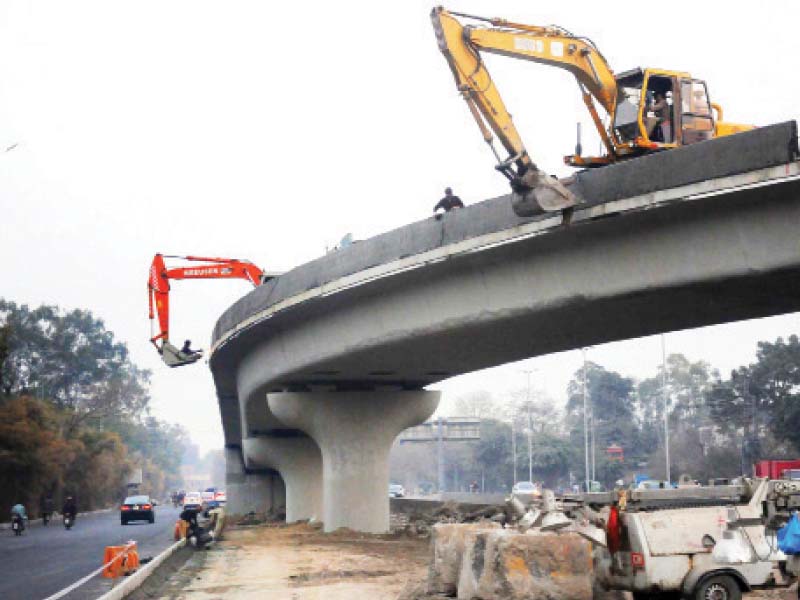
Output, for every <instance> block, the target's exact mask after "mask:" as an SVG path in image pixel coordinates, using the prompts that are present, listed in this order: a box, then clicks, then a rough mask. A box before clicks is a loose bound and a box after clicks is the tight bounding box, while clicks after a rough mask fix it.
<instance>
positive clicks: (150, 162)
mask: <svg viewBox="0 0 800 600" xmlns="http://www.w3.org/2000/svg"><path fill="white" fill-rule="evenodd" d="M431 6H432V4H431V3H430V2H422V1H419V0H404V1H402V2H395V3H389V2H374V1H373V2H318V1H314V0H308V1H307V2H304V3H302V4H298V3H291V2H286V3H273V2H263V1H254V2H236V1H231V0H227V1H225V2H222V1H215V2H203V1H200V0H186V1H169V0H158V1H143V0H137V1H136V2H133V1H129V2H119V1H113V0H97V1H84V0H70V1H69V2H65V1H63V0H52V1H44V0H42V1H36V0H18V1H17V0H2V2H0V256H2V261H0V281H1V282H2V285H0V296H2V297H5V298H8V299H11V300H15V301H17V302H25V303H30V304H33V305H38V304H40V303H48V304H58V305H60V306H62V307H64V308H77V307H80V308H89V309H91V310H92V311H93V312H94V313H95V314H96V315H97V316H99V317H101V318H103V319H104V320H105V322H106V325H107V326H108V327H109V328H110V329H111V330H113V331H114V332H115V334H116V335H117V337H118V338H119V339H121V340H123V341H125V342H126V343H127V344H128V346H129V348H130V350H131V353H132V357H133V359H134V361H135V362H137V363H138V364H140V365H141V366H143V367H147V368H150V369H152V370H153V373H154V376H153V386H152V394H153V403H152V405H153V413H154V414H155V415H156V416H158V417H160V418H163V419H168V420H171V421H178V420H181V421H182V422H183V423H184V424H185V425H186V426H187V428H188V429H189V431H190V432H191V434H192V437H193V439H194V440H195V441H196V442H198V443H199V444H200V445H201V447H202V448H203V449H204V450H206V449H209V448H213V447H218V446H220V445H221V440H222V436H221V428H220V424H219V415H218V412H217V405H216V400H215V396H214V389H213V385H212V380H211V376H210V373H209V371H208V368H207V366H206V365H203V364H198V365H195V366H193V367H186V368H183V369H173V370H170V369H167V368H166V367H164V366H163V364H162V363H161V362H160V360H159V358H158V356H157V354H156V353H155V351H154V350H153V349H152V347H151V346H150V345H149V342H148V339H149V335H150V332H149V325H148V321H147V302H146V279H147V270H148V267H149V264H150V260H151V258H152V255H153V253H154V252H156V251H161V252H165V253H171V254H205V255H212V256H231V257H241V258H248V259H251V260H252V261H253V262H255V263H256V264H258V265H260V266H261V267H263V268H265V269H266V270H287V269H290V268H292V267H293V266H296V265H299V264H302V263H304V262H306V261H308V260H310V259H313V258H315V257H317V256H319V255H320V254H322V253H323V252H324V251H325V248H326V246H332V245H334V244H335V243H336V242H337V241H338V240H339V239H340V238H341V237H342V236H343V235H344V234H346V233H348V232H352V233H353V234H354V235H355V237H356V238H365V237H368V236H371V235H374V234H377V233H380V232H383V231H386V230H389V229H392V228H394V227H398V226H400V225H402V224H405V223H408V222H411V221H415V220H418V219H421V218H425V217H427V216H428V215H429V214H430V212H431V208H432V206H433V204H434V203H435V202H436V201H437V200H438V199H439V198H440V197H441V195H442V189H443V188H444V187H445V186H447V185H450V186H452V187H453V188H454V189H455V190H456V193H457V194H459V195H460V196H461V198H462V199H463V200H464V201H465V202H467V203H473V202H478V201H480V200H482V199H485V198H488V197H492V196H496V195H499V194H502V193H506V191H507V188H506V183H505V180H504V179H503V178H502V177H501V176H500V175H498V174H497V173H496V172H495V171H494V169H493V158H492V156H491V154H490V153H489V151H488V149H487V148H486V146H485V143H484V142H483V140H482V138H481V136H480V135H479V133H478V131H477V128H476V127H475V125H474V123H473V122H472V120H471V117H470V116H469V113H468V111H467V109H466V107H465V106H464V103H463V101H462V100H461V99H460V98H459V96H458V94H457V92H456V90H455V86H454V84H453V80H452V77H451V75H450V72H449V70H448V68H447V66H446V64H445V61H444V60H443V58H442V57H441V55H440V53H439V51H438V49H437V46H436V43H435V40H434V36H433V31H432V28H431V24H430V20H429V11H430V8H431ZM647 6H650V8H647ZM742 7H748V8H746V9H745V8H738V6H737V5H732V4H731V3H729V2H721V1H720V2H705V3H691V4H689V5H687V6H686V7H682V8H681V10H679V11H667V12H664V11H663V10H660V9H656V8H655V7H654V5H645V4H643V3H641V2H620V1H617V2H613V3H612V4H609V3H602V2H579V1H574V2H570V3H562V2H530V1H526V2H522V1H520V2H509V1H498V0H493V1H492V2H489V1H483V2H480V1H462V2H458V3H455V4H452V5H449V6H448V8H451V9H453V10H461V11H465V12H471V13H475V14H481V15H487V16H503V17H506V18H509V19H513V20H517V21H521V22H525V23H531V24H550V23H557V24H560V25H562V26H564V27H566V28H567V29H569V30H571V31H573V32H576V33H579V34H582V35H586V36H588V37H590V38H592V39H593V40H594V41H595V42H596V44H597V45H598V46H599V48H600V50H601V51H602V52H603V54H604V55H605V56H606V58H607V59H608V61H609V62H610V64H611V66H612V68H614V69H615V70H616V71H622V70H625V69H628V68H631V67H634V66H640V65H641V66H653V67H663V68H670V69H678V70H686V71H689V72H691V73H692V74H693V75H694V76H696V77H699V78H704V79H706V80H707V81H708V84H709V92H710V96H711V99H712V101H714V102H719V103H721V104H722V105H723V106H724V108H725V117H726V119H727V120H730V121H738V122H744V123H753V124H768V123H773V122H776V121H781V120H787V119H793V118H795V117H796V116H797V111H796V104H797V98H798V95H799V94H798V93H799V92H800V77H797V76H796V70H795V69H794V64H795V62H796V59H797V56H798V55H800V52H799V51H800V42H799V41H798V40H799V39H800V38H798V35H797V23H798V22H800V20H799V19H800V3H798V2H796V1H788V0H787V1H777V0H773V1H771V2H769V3H759V4H753V3H748V4H743V5H742ZM487 62H488V64H489V67H490V70H491V72H492V74H493V76H494V77H495V79H496V80H497V83H498V87H499V88H500V90H501V92H502V93H503V95H504V97H505V99H506V103H507V104H508V106H509V108H510V110H511V111H512V113H513V114H514V116H515V120H516V123H517V125H518V128H519V129H520V131H521V132H522V134H523V136H524V139H525V141H526V145H527V147H528V150H529V152H530V153H531V154H532V156H533V158H534V160H535V161H536V162H537V163H538V164H539V165H540V166H542V167H543V168H545V169H546V170H548V171H550V172H551V173H554V174H559V175H565V174H567V173H568V172H569V170H568V169H567V168H565V167H564V166H563V164H562V159H561V157H562V156H563V155H564V154H568V153H570V152H572V149H573V147H574V143H575V141H574V137H575V123H576V121H578V120H580V121H582V122H583V124H584V127H583V129H584V131H588V128H589V126H590V122H589V119H588V116H587V114H586V111H585V108H584V107H583V104H582V102H581V99H580V97H579V95H578V93H577V88H576V86H575V83H574V80H573V78H572V76H570V75H568V74H567V73H566V72H562V71H559V70H556V69H548V68H546V67H542V66H539V65H534V64H530V63H524V62H521V61H513V60H510V59H506V58H502V57H489V58H488V59H487ZM14 144H17V145H16V147H15V148H13V149H12V150H9V151H8V152H5V153H3V152H2V150H3V149H4V148H6V147H9V146H12V145H14ZM596 145H597V144H596V142H592V141H589V140H588V139H586V140H585V141H584V148H587V149H588V150H592V149H594V148H596ZM247 291H248V288H247V284H246V283H244V282H238V281H233V282H231V281H209V282H176V283H175V285H174V286H173V294H172V302H173V304H172V306H173V310H172V324H171V331H172V333H173V339H175V340H183V339H184V338H187V337H188V338H191V339H192V340H194V341H195V345H196V346H201V347H208V340H209V338H210V332H211V329H212V326H213V324H214V322H215V320H216V318H217V317H218V316H219V315H220V314H221V313H222V311H223V310H224V309H225V308H226V307H227V306H228V305H229V304H231V303H232V302H233V301H234V300H235V299H236V298H238V297H239V296H241V295H242V294H244V293H246V292H247ZM799 325H800V318H798V315H789V316H783V317H776V318H772V319H765V320H761V321H755V322H748V323H739V324H734V325H728V326H720V327H712V328H707V329H702V330H695V331H690V332H681V333H677V334H670V335H668V337H667V347H668V352H684V353H685V354H687V355H688V356H689V357H690V358H692V359H695V360H696V359H701V358H702V359H705V360H708V361H709V362H711V363H712V364H713V365H714V366H717V367H719V368H720V369H722V370H723V371H725V370H729V369H731V368H733V367H735V366H737V365H738V364H741V363H744V362H748V361H750V360H752V358H753V354H754V350H755V344H756V341H757V340H760V339H774V338H775V337H777V336H779V335H786V334H789V333H793V332H797V330H798V329H799V328H800V327H798V326H799ZM660 356H661V351H660V345H659V342H658V338H647V339H641V340H633V341H628V342H623V343H615V344H608V345H605V346H599V347H597V348H595V349H592V350H591V351H590V358H591V359H592V360H594V361H596V362H600V363H601V364H604V365H606V366H607V367H609V368H613V369H617V370H620V371H622V372H623V373H626V374H630V375H647V374H649V373H651V372H652V371H653V370H654V369H655V367H656V365H657V363H658V361H659V360H660ZM531 366H533V367H535V368H537V369H538V373H539V374H540V375H539V379H538V380H537V382H536V385H537V386H540V387H541V388H542V389H545V390H547V391H548V393H550V394H551V395H552V396H553V397H555V398H556V399H559V400H562V399H563V397H564V388H565V387H566V383H567V381H568V379H569V377H570V376H571V375H572V374H573V373H574V371H575V370H576V369H577V368H579V366H580V352H578V351H576V352H568V353H562V354H558V355H553V356H548V357H542V358H538V359H535V360H530V361H525V363H524V364H516V365H507V366H504V367H500V368H497V369H492V370H489V371H484V372H481V373H476V374H471V375H467V376H463V377H460V378H455V379H453V380H450V381H448V382H445V383H443V384H442V385H441V386H437V387H439V388H441V389H443V390H444V391H445V395H446V397H448V398H452V397H454V396H456V395H457V394H459V393H463V392H466V391H469V390H472V389H487V390H490V391H493V392H495V393H498V394H499V393H502V392H503V391H504V390H508V389H511V388H515V387H519V386H521V385H524V376H523V375H522V374H521V373H520V370H521V369H524V368H531ZM187 408H188V409H189V410H187Z"/></svg>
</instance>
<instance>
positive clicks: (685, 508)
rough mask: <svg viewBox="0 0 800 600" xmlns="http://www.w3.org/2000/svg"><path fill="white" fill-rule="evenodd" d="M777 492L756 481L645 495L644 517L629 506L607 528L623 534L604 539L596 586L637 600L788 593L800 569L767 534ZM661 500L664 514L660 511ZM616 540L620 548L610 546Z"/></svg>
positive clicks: (724, 599) (721, 599) (722, 599)
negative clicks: (781, 589) (759, 591)
mask: <svg viewBox="0 0 800 600" xmlns="http://www.w3.org/2000/svg"><path fill="white" fill-rule="evenodd" d="M791 483H795V482H791ZM775 485H776V484H775V482H771V481H770V480H768V479H755V480H748V481H743V482H742V483H741V484H739V485H731V486H716V487H701V488H694V489H671V490H643V491H642V492H640V494H643V495H644V496H646V497H647V499H648V501H649V502H650V505H649V506H646V507H645V508H644V509H641V508H639V507H637V506H636V502H635V501H634V502H630V503H629V504H628V506H627V507H626V510H619V511H618V512H617V515H618V519H609V520H608V522H609V523H617V528H618V529H617V530H616V531H615V532H612V531H607V538H608V540H609V544H608V547H607V548H602V547H596V549H595V556H594V563H595V575H596V579H597V582H598V583H599V585H600V586H601V587H603V588H606V589H609V590H627V591H630V592H632V593H633V597H634V600H643V599H645V598H651V597H653V596H655V595H662V594H663V595H669V596H672V597H682V598H688V599H697V600H700V599H703V600H706V599H715V600H739V599H740V598H741V597H742V593H743V592H745V591H750V590H754V589H763V588H774V587H788V586H789V585H791V584H792V583H793V582H794V581H796V579H797V577H796V576H797V574H798V573H799V572H800V564H798V561H796V560H795V557H794V556H788V557H787V556H786V555H785V554H783V553H782V552H781V551H780V550H779V549H778V547H777V543H776V542H775V539H774V533H775V529H774V528H773V529H770V528H769V527H765V522H766V513H767V512H768V510H767V506H769V505H770V503H772V504H774V500H771V498H773V497H774V496H775V494H774V489H775ZM796 485H797V486H798V487H799V488H800V484H796ZM778 487H779V488H780V489H783V487H785V486H783V487H782V486H780V485H779V486H778ZM644 496H643V497H644ZM659 497H660V500H661V502H662V504H661V505H662V506H663V507H664V508H659V507H658V503H657V502H656V501H658V500H659ZM634 500H635V499H634ZM611 510H612V511H614V510H618V509H617V507H616V506H614V507H612V508H611ZM773 512H774V511H773ZM612 526H613V525H612ZM614 539H616V540H618V541H617V543H611V540H614Z"/></svg>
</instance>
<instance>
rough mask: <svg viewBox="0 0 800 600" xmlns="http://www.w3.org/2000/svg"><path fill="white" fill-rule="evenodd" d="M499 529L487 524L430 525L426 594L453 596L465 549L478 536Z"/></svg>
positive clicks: (473, 542)
mask: <svg viewBox="0 0 800 600" xmlns="http://www.w3.org/2000/svg"><path fill="white" fill-rule="evenodd" d="M491 530H500V525H498V524H497V523H493V522H491V521H484V522H481V523H440V524H438V525H434V526H433V534H432V536H431V547H432V550H433V553H432V558H431V564H430V570H429V572H428V591H429V593H433V594H446V595H448V596H455V594H456V591H457V588H458V581H459V574H460V571H461V568H462V563H463V557H464V553H465V550H466V549H469V548H471V547H473V546H474V545H475V540H476V536H477V534H478V533H483V532H487V531H491Z"/></svg>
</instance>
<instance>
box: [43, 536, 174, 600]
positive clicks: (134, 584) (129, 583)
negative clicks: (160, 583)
mask: <svg viewBox="0 0 800 600" xmlns="http://www.w3.org/2000/svg"><path fill="white" fill-rule="evenodd" d="M185 545H186V540H180V541H179V542H175V543H174V544H172V546H170V547H169V548H167V549H166V550H164V551H163V552H162V553H161V554H159V555H158V556H156V557H155V558H154V559H153V560H151V561H150V562H149V563H147V564H146V565H145V566H143V567H142V568H141V569H139V570H138V571H136V573H134V574H133V575H131V576H130V577H126V578H125V580H124V581H123V582H122V583H120V584H119V585H118V586H117V587H115V588H114V589H113V590H111V591H109V592H106V593H105V594H103V595H102V596H100V597H99V598H97V600H122V599H123V598H126V597H127V596H129V595H131V594H132V593H133V592H134V591H136V590H137V589H139V587H141V585H142V584H143V583H144V582H145V580H146V579H147V578H148V577H150V575H152V574H153V572H154V571H155V570H156V569H157V568H158V567H160V566H161V564H162V563H163V562H164V561H165V560H167V559H168V558H169V557H170V556H172V555H173V554H175V552H177V551H178V550H179V549H181V548H183V547H184V546H185ZM46 600H50V599H49V598H47V599H46Z"/></svg>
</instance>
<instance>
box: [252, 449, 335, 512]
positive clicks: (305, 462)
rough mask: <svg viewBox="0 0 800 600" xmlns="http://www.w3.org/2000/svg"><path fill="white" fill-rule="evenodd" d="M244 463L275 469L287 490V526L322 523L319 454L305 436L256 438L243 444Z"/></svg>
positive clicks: (320, 461) (320, 459)
mask: <svg viewBox="0 0 800 600" xmlns="http://www.w3.org/2000/svg"><path fill="white" fill-rule="evenodd" d="M242 451H243V452H244V456H245V458H246V460H247V463H248V464H250V463H253V464H256V465H259V466H263V467H268V468H271V469H275V470H276V471H278V472H279V473H280V474H281V477H282V478H283V481H284V484H285V486H286V522H287V523H294V522H295V521H301V520H303V519H311V518H312V517H313V518H316V519H319V520H322V518H323V512H322V454H321V452H320V450H319V446H317V444H316V443H315V442H314V440H313V439H311V438H310V437H308V436H307V435H303V434H299V435H294V436H291V437H276V436H259V437H249V438H245V439H244V440H243V441H242Z"/></svg>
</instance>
